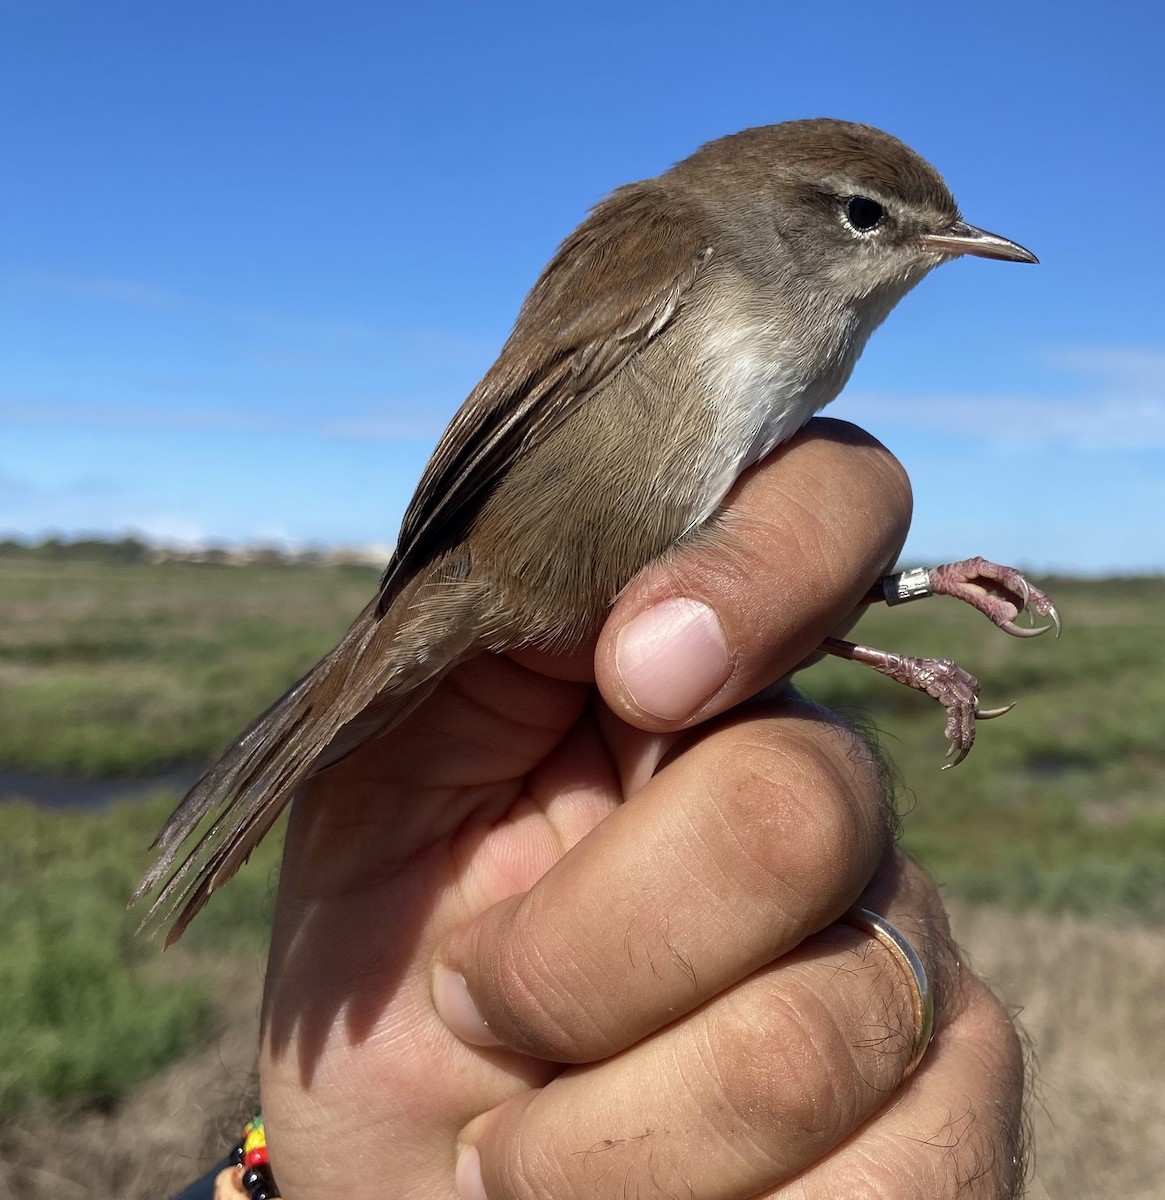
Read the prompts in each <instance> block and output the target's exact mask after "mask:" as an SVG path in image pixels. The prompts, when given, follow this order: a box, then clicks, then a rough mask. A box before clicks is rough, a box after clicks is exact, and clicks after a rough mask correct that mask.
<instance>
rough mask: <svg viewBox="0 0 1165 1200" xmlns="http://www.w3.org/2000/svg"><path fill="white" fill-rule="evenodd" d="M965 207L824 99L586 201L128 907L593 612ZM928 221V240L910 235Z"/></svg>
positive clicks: (187, 802) (733, 472)
mask: <svg viewBox="0 0 1165 1200" xmlns="http://www.w3.org/2000/svg"><path fill="white" fill-rule="evenodd" d="M855 197H859V198H863V200H864V201H865V203H867V204H872V205H873V206H874V207H873V209H871V210H868V211H874V210H878V211H880V212H881V213H882V218H880V223H879V224H878V225H877V226H876V227H875V228H874V229H872V230H867V229H861V228H857V227H855V225H854V223H853V221H852V219H851V216H850V215H847V214H849V213H852V211H854V210H852V207H851V208H847V205H849V204H850V202H851V201H852V200H853V199H854V198H855ZM969 228H970V227H967V226H962V224H961V222H959V219H958V212H957V209H956V208H955V204H954V201H953V200H952V199H951V196H950V193H949V192H948V191H947V189H946V187H945V185H944V184H943V182H942V180H941V178H940V177H939V176H938V174H937V173H936V172H935V171H934V170H933V168H931V167H930V166H929V165H928V164H926V163H925V162H924V161H923V160H922V159H920V158H919V157H918V156H917V155H915V154H914V153H913V152H912V151H910V150H909V149H908V148H907V147H905V146H904V145H902V143H900V142H898V141H896V140H895V139H893V138H891V137H890V136H889V135H887V134H884V133H881V132H879V131H877V130H873V129H870V128H869V127H867V126H860V125H850V124H846V123H844V122H838V121H825V120H822V121H805V122H793V123H790V124H787V125H777V126H768V127H765V128H761V129H752V130H746V131H745V132H743V133H740V134H736V135H734V136H732V137H728V138H724V139H721V140H720V141H718V142H713V143H710V144H709V145H708V146H705V147H703V148H702V149H701V150H699V151H697V153H696V154H694V155H693V156H692V157H691V158H689V159H687V160H685V161H684V162H682V163H680V164H678V165H677V166H676V167H675V168H673V169H672V170H671V171H669V172H666V173H665V174H663V175H661V176H660V177H658V178H657V179H653V180H647V181H645V182H643V183H637V184H632V185H630V186H628V187H624V188H620V189H619V190H618V191H616V192H614V193H613V194H612V195H611V196H610V197H608V198H607V199H606V200H604V201H603V202H602V203H600V204H599V205H598V206H597V207H596V208H595V209H594V211H593V212H592V213H591V214H590V216H589V217H588V218H587V220H586V221H585V222H584V223H583V224H582V225H581V226H579V228H578V229H577V230H576V231H575V232H574V233H572V234H571V235H570V237H568V238H567V239H566V241H565V242H564V243H563V244H562V246H561V247H560V249H559V251H558V253H557V254H556V255H555V257H554V259H553V260H552V261H551V263H550V264H549V266H547V268H546V269H545V271H544V272H543V273H542V275H541V277H540V278H539V279H538V281H537V283H536V284H535V285H534V287H533V289H532V290H531V292H530V294H529V296H528V297H527V299H526V301H525V303H524V304H523V306H522V309H521V312H520V313H519V315H518V319H517V322H516V324H515V327H514V331H513V333H512V334H511V336H510V338H509V340H508V341H507V342H506V344H505V346H504V347H503V348H502V351H501V353H500V355H499V357H498V359H497V362H496V363H494V365H493V366H492V367H491V368H490V370H489V372H488V373H487V374H486V375H485V377H484V378H483V379H482V380H481V382H480V383H479V384H478V385H477V387H476V388H474V390H473V392H472V393H471V394H470V396H469V397H468V399H467V400H466V401H465V403H464V405H463V406H462V408H461V410H460V411H459V412H458V414H457V415H456V416H455V417H454V419H453V421H452V422H451V423H450V425H449V427H448V429H447V430H446V431H445V433H444V435H443V436H442V438H441V440H440V442H439V443H438V445H437V448H436V450H435V451H434V453H433V456H432V458H431V459H430V461H429V464H428V466H427V467H426V469H425V472H424V474H423V476H422V478H421V481H420V484H419V486H418V488H417V492H416V494H415V496H414V498H413V500H412V502H411V504H410V505H409V508H408V510H407V512H406V514H405V517H404V521H403V524H402V526H401V531H400V537H399V541H398V545H397V548H396V551H395V553H394V555H393V557H392V560H391V561H390V563H389V564H388V568H387V570H386V571H385V573H384V576H383V579H382V581H381V586H380V590H379V593H378V595H377V596H376V597H374V599H373V600H372V601H371V602H370V603H369V604H368V605H367V607H366V608H365V609H364V611H363V612H362V613H361V614H360V615H359V616H358V617H357V619H356V621H355V622H354V623H353V625H352V627H351V629H350V630H349V631H348V633H347V634H346V635H345V636H344V638H343V640H342V641H341V642H340V643H339V645H338V646H336V648H335V649H334V650H332V651H331V653H329V654H328V655H327V656H326V657H325V658H324V659H323V660H321V662H319V663H318V664H317V665H316V666H315V667H313V668H312V670H311V671H310V672H308V674H307V675H305V676H304V678H303V679H301V680H300V681H299V682H298V683H297V684H295V686H294V687H292V688H291V689H290V690H289V691H288V692H287V694H286V695H285V696H283V697H282V698H281V699H280V700H278V701H277V702H276V703H275V704H274V705H272V706H271V708H269V709H268V710H267V711H266V712H265V713H264V714H262V715H261V716H260V717H259V718H257V719H256V720H255V721H254V722H253V723H252V724H251V725H250V726H249V727H248V729H247V730H245V731H244V733H243V734H242V735H240V737H239V738H238V740H237V741H236V742H235V743H234V745H232V746H231V748H230V749H228V750H227V752H226V753H225V754H224V755H223V757H222V758H221V759H220V760H219V761H218V762H217V763H215V765H214V766H212V767H211V768H210V769H209V770H208V771H207V772H206V774H205V775H204V776H203V777H202V778H201V779H200V780H199V782H198V783H197V784H196V785H195V786H194V788H193V789H192V790H191V791H190V793H189V794H188V795H187V796H186V798H185V799H184V800H183V801H182V803H181V804H180V805H179V807H178V808H177V810H176V811H175V813H174V814H173V816H172V817H171V818H170V820H169V821H168V822H167V824H166V826H165V827H164V828H163V830H162V831H161V833H160V834H159V835H158V838H157V840H156V842H155V844H154V845H155V848H156V849H157V850H158V852H159V854H158V859H157V861H156V862H155V864H154V866H153V867H152V868H151V869H150V871H149V872H148V873H147V875H146V877H145V878H144V879H143V881H142V883H141V885H140V886H139V888H138V889H137V891H136V892H135V894H134V897H133V900H134V901H135V902H136V901H137V900H139V899H140V898H141V897H142V896H144V895H145V894H146V893H147V892H149V891H152V890H153V889H154V888H155V887H157V886H158V885H159V884H162V885H163V886H162V887H161V890H160V892H159V894H158V895H157V896H156V898H155V899H154V901H153V903H152V905H151V908H150V913H149V916H154V915H155V914H157V913H159V912H162V911H165V910H167V909H170V908H171V907H174V908H180V912H179V914H178V916H177V919H176V921H175V923H174V926H173V928H172V930H171V932H170V935H169V937H168V939H167V942H169V941H172V940H173V939H174V938H176V937H178V936H180V934H181V932H182V930H183V929H184V928H185V927H186V925H187V924H188V923H189V921H190V920H191V918H192V917H193V916H194V914H195V913H197V912H198V910H199V909H200V908H201V907H202V906H203V904H205V903H206V900H207V898H208V897H209V895H210V893H211V892H212V891H213V890H214V889H215V888H216V887H218V886H219V885H220V884H221V883H223V882H224V881H225V880H226V879H228V878H229V877H230V876H231V875H232V874H233V873H234V871H235V870H237V869H238V867H239V866H240V864H241V863H242V862H243V861H245V859H246V857H247V855H248V854H249V853H250V851H251V850H252V849H253V847H254V846H255V844H256V843H257V842H258V841H259V839H260V838H261V837H262V836H263V834H264V833H266V831H267V829H268V828H270V826H271V824H272V822H273V821H274V820H275V818H276V816H277V815H278V814H279V812H280V811H281V810H282V808H283V807H284V806H285V805H286V804H287V802H288V801H289V800H290V799H291V797H292V796H293V795H294V793H295V791H296V789H297V788H298V787H299V786H300V785H301V784H302V783H303V782H304V780H305V779H307V778H308V776H309V775H311V774H312V773H314V772H318V771H321V770H325V769H326V768H327V767H328V766H330V765H332V764H334V763H335V762H337V761H339V760H340V759H341V758H343V757H344V756H345V755H346V754H348V753H350V752H351V751H352V750H353V749H355V748H356V747H357V746H359V745H360V744H361V743H363V742H364V741H365V740H367V739H368V738H369V737H372V736H374V735H375V734H377V733H379V732H382V731H383V730H386V729H388V728H391V727H392V726H393V725H394V724H396V723H398V722H399V721H401V720H402V719H403V718H404V717H405V716H406V715H407V714H408V713H409V712H410V711H412V709H413V708H414V707H415V706H416V705H417V704H418V703H420V702H421V701H422V700H423V699H424V698H425V696H427V695H428V693H429V692H430V691H431V689H432V688H433V687H434V686H435V685H436V684H437V683H438V682H439V680H440V679H441V677H442V676H443V675H444V674H445V673H446V672H448V671H449V670H450V669H451V668H452V667H453V666H455V665H456V664H457V663H458V662H461V661H463V660H464V659H465V658H467V657H468V656H470V655H473V654H476V653H478V652H480V651H482V650H485V649H489V650H506V649H512V648H516V647H519V646H528V645H538V646H544V647H551V648H556V647H557V648H567V647H570V646H572V645H575V644H577V643H578V642H579V641H580V640H581V639H583V638H585V637H586V636H588V635H590V634H592V633H594V632H595V631H597V629H598V628H599V626H600V625H601V623H602V620H603V618H604V616H605V614H606V612H607V610H608V608H609V606H610V604H611V602H612V600H613V599H614V597H615V596H616V595H617V593H618V592H619V590H620V589H621V588H622V587H623V586H625V584H626V583H627V581H628V580H629V579H630V578H631V577H632V576H633V575H635V574H636V573H637V572H638V571H639V570H640V569H642V567H644V566H645V565H646V564H647V563H649V562H651V561H652V560H653V559H654V558H656V557H658V556H659V555H660V554H661V553H662V552H663V551H664V550H666V549H667V548H668V547H669V546H671V545H672V544H674V543H675V542H676V541H677V540H678V539H679V538H680V537H682V536H683V535H684V534H685V533H687V532H688V531H690V530H691V529H693V528H695V527H697V526H698V525H699V524H700V523H701V522H703V521H704V520H706V519H707V518H708V517H709V516H710V515H711V514H712V513H713V512H714V511H715V509H716V507H717V505H718V504H719V503H720V501H721V500H722V499H723V497H724V495H725V494H726V492H727V491H728V489H729V487H730V486H731V484H732V482H733V481H734V480H735V479H736V477H737V476H738V475H739V474H740V472H741V471H742V470H744V469H745V468H746V467H747V466H748V465H750V463H752V462H754V461H756V460H757V459H758V458H760V457H762V456H763V455H764V454H766V453H767V452H768V451H769V450H771V449H772V448H773V446H775V445H777V444H779V442H781V441H783V440H784V439H785V438H787V437H789V436H790V435H791V434H792V433H794V432H795V431H796V430H797V429H798V428H799V427H800V426H801V425H802V424H803V423H804V422H805V420H807V419H808V418H809V417H810V416H811V415H812V414H813V412H815V411H816V410H817V409H819V408H820V407H821V406H822V405H824V404H826V403H828V401H829V400H831V399H832V398H833V397H834V396H835V395H836V394H837V392H838V391H839V390H840V388H841V387H842V385H843V384H844V383H845V380H846V379H847V378H848V375H849V372H850V370H851V369H852V366H853V363H854V361H855V360H856V358H857V356H858V354H859V353H860V351H861V348H862V346H863V345H864V343H865V340H866V338H867V337H868V336H869V334H870V332H871V331H872V330H873V328H874V327H875V326H876V325H877V324H878V323H879V322H880V321H881V319H882V318H883V317H884V316H885V315H886V313H887V312H888V311H889V309H890V308H891V307H892V306H893V304H894V303H895V302H896V300H897V299H898V298H900V296H901V295H902V294H903V293H904V292H905V291H906V290H908V288H909V287H911V286H913V285H914V284H915V283H917V282H918V280H919V279H921V278H922V277H923V275H925V274H926V272H927V271H929V270H930V269H931V268H932V267H934V266H936V265H937V264H938V263H940V262H942V261H944V259H945V258H948V257H950V256H951V255H952V254H955V253H959V252H960V250H959V249H958V248H953V243H954V241H955V239H956V236H957V237H960V238H961V237H963V236H964V235H963V233H962V232H959V231H962V230H968V229H969ZM952 230H954V231H956V232H952ZM970 232H971V233H972V234H979V231H975V230H971V231H970ZM939 235H942V236H945V237H946V238H947V242H948V243H949V244H948V245H947V246H945V247H944V248H943V249H941V250H938V249H935V248H933V247H930V246H928V245H927V243H926V240H925V239H926V237H928V236H939ZM982 236H983V237H990V235H982ZM991 244H992V246H994V247H995V248H996V256H1011V257H1014V255H1006V254H1004V253H1002V252H999V251H998V247H999V246H1005V247H1006V246H1010V243H1004V242H1003V241H1002V239H994V240H993V242H992V243H991ZM1012 249H1018V248H1015V247H1013V248H1012ZM968 252H971V253H987V251H986V250H983V249H974V248H972V247H971V246H970V244H969V243H968ZM212 813H214V816H213V818H212V820H211V823H210V825H209V827H208V828H207V829H206V831H205V832H204V833H203V834H202V836H201V838H200V839H199V840H198V841H197V842H196V843H195V844H194V846H193V848H192V849H191V850H190V851H189V852H188V853H187V854H186V855H185V856H184V857H182V858H181V861H179V857H180V854H181V851H182V847H183V846H184V844H185V843H186V842H187V840H188V839H190V838H191V836H192V835H193V834H194V833H195V831H196V830H197V829H198V828H199V826H200V825H201V824H202V822H203V821H204V819H205V818H207V817H208V816H209V815H210V814H212ZM175 864H177V865H175ZM163 881H165V882H164V883H163ZM147 919H148V918H147Z"/></svg>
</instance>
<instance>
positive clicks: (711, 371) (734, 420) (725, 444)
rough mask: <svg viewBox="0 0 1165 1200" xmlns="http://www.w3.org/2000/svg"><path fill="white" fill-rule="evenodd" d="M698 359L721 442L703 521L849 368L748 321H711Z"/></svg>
mask: <svg viewBox="0 0 1165 1200" xmlns="http://www.w3.org/2000/svg"><path fill="white" fill-rule="evenodd" d="M697 361H698V369H699V372H700V375H701V379H702V382H703V385H704V390H705V393H706V395H707V399H708V403H709V405H710V406H711V408H712V410H713V412H714V414H715V435H714V436H715V439H716V442H717V446H718V452H717V454H716V456H715V462H716V467H715V471H714V473H713V475H712V477H711V478H710V479H709V480H708V485H707V503H706V506H705V511H704V512H702V513H701V514H700V516H699V521H703V520H706V519H707V518H708V517H709V516H711V514H712V513H713V512H714V511H715V509H716V507H717V506H718V505H719V504H720V502H721V501H722V500H723V499H724V497H725V496H726V495H727V493H728V491H729V489H730V488H731V487H732V485H733V484H734V483H735V482H736V480H737V479H738V478H739V476H740V475H741V473H742V472H744V471H745V470H747V469H748V468H749V467H750V466H752V465H753V464H754V463H756V462H759V461H760V460H761V459H762V458H764V457H765V455H767V454H768V453H769V452H770V451H772V450H774V449H775V448H776V447H777V446H779V445H780V444H781V443H782V442H784V441H786V440H787V439H788V438H790V437H792V436H793V434H794V433H796V432H797V430H798V429H800V428H801V426H802V425H804V424H805V422H806V421H808V420H809V418H810V417H811V416H813V414H814V413H815V412H817V411H818V410H819V409H820V408H822V407H823V406H824V405H826V404H828V403H829V401H830V400H832V399H833V398H834V397H835V396H836V395H837V393H838V392H839V391H840V390H841V386H842V384H843V383H844V382H845V378H846V376H847V375H848V370H830V369H826V370H821V369H820V368H821V366H822V365H823V364H825V363H826V362H827V357H824V358H823V356H821V355H817V356H806V355H805V353H804V352H803V349H802V347H800V346H797V345H795V344H794V343H792V342H791V341H790V340H789V339H787V338H782V337H781V336H780V335H779V332H777V331H775V330H773V329H771V328H766V327H764V326H763V325H760V324H759V323H756V322H750V321H735V322H718V323H716V324H713V325H711V326H710V327H709V328H708V329H707V332H706V333H704V335H703V336H702V337H701V338H700V341H699V348H698V353H697ZM810 363H811V364H812V365H810ZM697 523H698V522H697Z"/></svg>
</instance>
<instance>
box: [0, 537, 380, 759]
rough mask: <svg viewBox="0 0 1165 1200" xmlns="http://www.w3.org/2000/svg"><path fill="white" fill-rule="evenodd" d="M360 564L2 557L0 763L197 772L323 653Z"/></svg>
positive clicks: (344, 611) (347, 611)
mask: <svg viewBox="0 0 1165 1200" xmlns="http://www.w3.org/2000/svg"><path fill="white" fill-rule="evenodd" d="M376 578H377V572H376V571H375V570H373V569H372V568H368V567H318V566H298V565H279V564H272V565H261V566H260V565H252V566H246V567H232V566H216V565H210V564H200V563H161V564H157V565H137V564H130V565H127V566H120V567H111V566H109V565H106V564H103V563H101V562H97V561H85V560H83V559H82V560H75V559H64V560H60V561H46V560H45V558H44V557H43V554H42V555H41V556H40V557H33V556H29V557H27V558H24V559H21V558H11V559H5V558H3V557H0V611H2V612H3V613H4V620H3V622H0V768H3V767H8V768H10V769H20V770H26V771H40V772H46V773H60V774H65V775H85V776H93V775H141V774H149V773H151V772H154V771H158V770H161V769H163V768H165V767H167V766H173V765H174V764H179V763H203V762H206V761H207V760H208V759H210V758H211V757H212V756H213V755H214V754H215V753H216V752H217V751H218V750H219V749H220V748H221V747H222V746H223V745H224V744H225V743H226V742H227V741H229V740H230V738H231V737H232V736H233V735H234V734H236V733H238V731H239V730H240V729H241V728H242V727H243V726H244V725H245V724H246V723H247V722H248V721H249V720H250V719H251V718H252V717H253V716H254V715H255V714H256V713H257V712H259V711H261V710H262V709H263V708H265V707H266V706H267V705H268V704H269V703H270V702H271V700H272V699H273V698H274V697H276V696H278V695H279V694H280V693H281V692H282V691H284V689H286V688H287V687H288V686H289V685H290V684H291V683H293V682H294V681H295V680H296V679H297V678H298V677H299V675H300V674H302V673H303V671H305V670H306V669H307V668H308V667H309V666H310V665H311V664H312V663H313V662H314V661H315V660H316V658H318V657H319V655H320V653H321V652H322V651H323V650H325V649H326V648H327V647H328V646H329V645H331V644H332V643H333V642H334V641H335V640H336V639H337V638H338V637H339V636H340V634H341V633H342V632H343V630H344V629H345V628H346V626H347V624H348V622H349V620H350V619H351V618H352V617H353V616H354V615H355V614H356V613H357V612H358V611H359V610H360V608H361V607H362V606H363V604H364V603H365V601H366V600H367V599H368V597H369V596H370V595H371V594H372V590H373V588H374V586H375V583H376Z"/></svg>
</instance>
